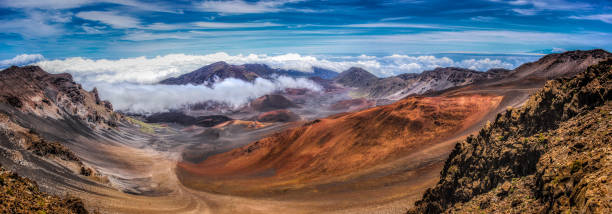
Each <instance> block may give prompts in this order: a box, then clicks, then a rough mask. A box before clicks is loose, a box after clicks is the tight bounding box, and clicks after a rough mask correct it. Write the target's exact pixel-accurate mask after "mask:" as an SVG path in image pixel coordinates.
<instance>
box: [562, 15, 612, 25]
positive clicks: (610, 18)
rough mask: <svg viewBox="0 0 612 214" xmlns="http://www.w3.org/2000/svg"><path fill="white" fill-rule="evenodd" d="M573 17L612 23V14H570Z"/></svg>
mask: <svg viewBox="0 0 612 214" xmlns="http://www.w3.org/2000/svg"><path fill="white" fill-rule="evenodd" d="M569 18H571V19H583V20H596V21H602V22H605V23H608V24H612V14H596V15H586V16H570V17H569Z"/></svg>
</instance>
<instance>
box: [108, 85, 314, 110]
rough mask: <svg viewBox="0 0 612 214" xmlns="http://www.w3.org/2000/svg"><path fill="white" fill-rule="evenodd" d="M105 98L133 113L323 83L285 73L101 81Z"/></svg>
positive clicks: (239, 101) (236, 100) (242, 99)
mask: <svg viewBox="0 0 612 214" xmlns="http://www.w3.org/2000/svg"><path fill="white" fill-rule="evenodd" d="M96 87H97V88H98V91H99V93H100V97H101V98H102V99H107V100H109V101H110V102H111V103H112V104H113V107H114V108H115V109H117V110H122V111H127V112H133V113H145V114H146V113H154V112H163V111H168V110H170V109H176V108H179V107H182V106H184V105H188V104H195V103H199V102H204V101H217V102H222V103H227V104H229V105H231V106H234V107H239V106H242V105H244V104H246V103H247V102H248V101H249V100H251V99H254V98H257V97H260V96H263V95H266V94H270V93H271V92H274V91H277V90H283V89H285V88H307V89H311V90H314V91H318V90H320V89H321V87H320V86H319V85H317V84H316V83H314V82H313V81H311V80H308V79H304V78H297V79H295V78H290V77H285V76H281V77H278V78H276V79H273V80H267V79H261V78H258V79H256V80H255V81H254V82H253V83H250V82H245V81H242V80H238V79H233V78H229V79H225V80H224V81H222V82H219V83H216V84H215V85H214V86H213V87H212V88H208V87H205V86H201V85H199V86H195V85H141V84H131V83H122V84H98V85H96Z"/></svg>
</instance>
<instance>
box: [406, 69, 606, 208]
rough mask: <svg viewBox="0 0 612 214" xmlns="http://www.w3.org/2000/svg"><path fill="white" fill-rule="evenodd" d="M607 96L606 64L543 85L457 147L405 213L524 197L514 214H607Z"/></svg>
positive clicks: (509, 203) (507, 203) (503, 203)
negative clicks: (431, 184) (572, 213)
mask: <svg viewBox="0 0 612 214" xmlns="http://www.w3.org/2000/svg"><path fill="white" fill-rule="evenodd" d="M611 91H612V59H610V60H608V61H604V62H601V63H600V64H598V65H594V66H591V67H589V68H588V69H586V71H585V72H583V73H581V74H578V75H577V76H576V77H574V78H572V79H558V80H553V81H549V82H548V83H547V84H546V86H545V87H544V88H543V89H541V90H540V91H538V92H537V93H535V94H534V95H532V96H531V97H530V99H529V101H528V102H527V103H526V104H525V105H524V106H523V107H521V108H520V109H509V110H507V111H506V112H504V113H500V114H498V115H497V118H496V119H495V121H494V122H493V123H491V124H488V125H487V126H485V127H484V128H483V129H482V130H480V132H479V133H478V135H477V136H469V137H468V138H467V139H466V140H465V141H462V142H459V143H457V144H456V146H455V149H454V150H453V151H452V153H451V154H450V156H449V158H448V160H447V161H446V163H445V165H444V168H443V170H442V172H441V174H440V181H439V182H438V183H437V184H436V186H435V187H433V188H431V189H428V190H427V192H426V193H425V194H424V196H423V199H421V200H419V201H417V202H416V203H415V208H413V209H412V210H411V211H410V212H409V213H441V212H444V211H448V212H453V213H456V212H465V213H469V212H472V211H473V210H472V209H473V208H474V207H476V206H477V205H478V204H484V205H486V206H485V207H484V208H482V207H481V208H480V209H487V210H483V212H496V213H497V212H510V211H511V210H512V211H517V210H516V208H515V207H517V206H519V205H520V204H521V203H522V200H523V199H530V198H535V200H526V202H527V203H529V207H523V208H534V209H532V210H527V209H525V210H523V211H522V212H552V213H560V212H562V211H566V210H572V211H577V212H580V213H584V212H591V213H609V212H610V211H611V210H612V206H610V201H609V193H605V191H606V190H605V189H609V188H610V183H609V181H608V179H609V178H608V176H609V175H610V173H611V172H612V159H611V158H610V151H612V145H611V144H610V143H611V142H612V136H611V135H610V133H609V131H610V130H611V128H612V126H611V124H612V114H611V112H612V93H611ZM606 130H607V131H606ZM510 181H511V183H509V182H510ZM496 187H499V188H497V189H495V188H496ZM513 187H516V188H518V191H512V188H513ZM491 191H492V192H491ZM493 193H494V194H493ZM517 196H520V197H517ZM490 200H497V201H500V202H499V203H496V204H489V205H487V201H490ZM538 207H541V209H539V208H538ZM448 209H451V210H448ZM519 212H521V211H519Z"/></svg>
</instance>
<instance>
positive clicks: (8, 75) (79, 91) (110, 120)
mask: <svg viewBox="0 0 612 214" xmlns="http://www.w3.org/2000/svg"><path fill="white" fill-rule="evenodd" d="M2 104H4V105H5V106H6V107H8V108H11V109H14V110H18V111H21V112H26V113H30V114H34V115H37V116H40V117H50V118H55V119H60V118H65V117H74V118H78V119H80V120H81V121H83V122H85V123H89V124H91V126H92V127H101V128H103V127H108V126H116V125H117V122H118V120H119V118H120V117H121V116H120V115H119V114H117V113H115V112H113V109H112V105H111V104H110V103H109V102H107V101H102V100H100V98H99V95H98V93H97V90H96V89H94V90H93V91H92V92H88V91H86V90H85V89H83V88H82V87H81V85H80V84H77V83H75V82H74V81H73V80H72V76H71V75H70V74H49V73H47V72H45V71H43V70H42V69H41V68H40V67H38V66H24V67H16V66H13V67H10V68H7V69H5V70H3V71H0V105H2Z"/></svg>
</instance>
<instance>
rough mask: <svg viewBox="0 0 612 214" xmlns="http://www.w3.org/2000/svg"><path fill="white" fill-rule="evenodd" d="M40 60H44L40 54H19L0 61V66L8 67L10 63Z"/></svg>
mask: <svg viewBox="0 0 612 214" xmlns="http://www.w3.org/2000/svg"><path fill="white" fill-rule="evenodd" d="M42 60H45V57H43V56H42V55H40V54H21V55H17V56H15V57H13V58H12V59H6V60H2V61H0V68H5V67H9V66H11V65H17V66H22V65H28V64H32V63H35V62H38V61H42Z"/></svg>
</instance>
